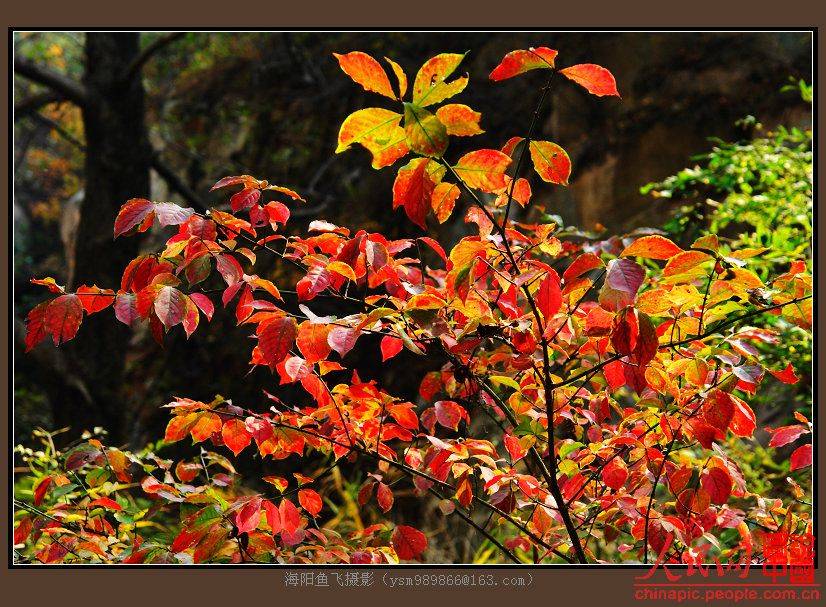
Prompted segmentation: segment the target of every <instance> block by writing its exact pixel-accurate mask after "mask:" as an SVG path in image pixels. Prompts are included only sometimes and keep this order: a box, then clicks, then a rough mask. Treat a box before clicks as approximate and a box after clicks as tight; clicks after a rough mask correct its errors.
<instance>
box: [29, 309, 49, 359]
mask: <svg viewBox="0 0 826 607" xmlns="http://www.w3.org/2000/svg"><path fill="white" fill-rule="evenodd" d="M50 303H51V302H50V301H44V302H43V303H41V304H38V305H36V306H35V307H34V308H32V309H31V310H30V311H29V313H28V315H27V316H26V352H29V351H30V350H31V349H32V348H34V347H35V346H36V345H37V344H39V343H40V342H41V341H43V340H44V339H46V336H47V335H48V333H47V332H46V312H47V310H48V309H49V304H50Z"/></svg>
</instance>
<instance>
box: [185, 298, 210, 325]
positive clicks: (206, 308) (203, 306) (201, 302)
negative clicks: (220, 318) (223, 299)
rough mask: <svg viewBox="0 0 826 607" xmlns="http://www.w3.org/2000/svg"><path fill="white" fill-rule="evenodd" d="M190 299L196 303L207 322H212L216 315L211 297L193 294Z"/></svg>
mask: <svg viewBox="0 0 826 607" xmlns="http://www.w3.org/2000/svg"><path fill="white" fill-rule="evenodd" d="M189 298H190V299H191V300H192V301H194V302H195V305H196V306H198V308H199V309H200V310H201V312H203V313H204V316H206V317H207V320H212V315H213V314H214V313H215V305H214V304H213V303H212V300H211V299H210V298H209V297H207V296H206V295H204V294H203V293H191V294H190V296H189Z"/></svg>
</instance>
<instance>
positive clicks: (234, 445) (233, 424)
mask: <svg viewBox="0 0 826 607" xmlns="http://www.w3.org/2000/svg"><path fill="white" fill-rule="evenodd" d="M221 437H222V438H223V439H224V444H225V445H226V446H227V447H229V449H230V451H232V452H233V453H234V454H235V455H236V457H237V456H238V454H239V453H241V451H243V450H244V449H246V448H247V446H248V445H249V444H250V442H251V441H252V434H250V432H249V431H248V430H247V426H246V424H245V423H244V422H242V421H241V420H240V419H229V420H227V421H226V422H225V423H224V426H223V428H221Z"/></svg>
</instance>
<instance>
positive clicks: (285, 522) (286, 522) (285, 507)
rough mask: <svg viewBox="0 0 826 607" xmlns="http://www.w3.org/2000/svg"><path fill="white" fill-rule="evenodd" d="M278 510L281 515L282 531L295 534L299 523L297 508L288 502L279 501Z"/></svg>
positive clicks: (299, 516) (299, 515) (285, 500)
mask: <svg viewBox="0 0 826 607" xmlns="http://www.w3.org/2000/svg"><path fill="white" fill-rule="evenodd" d="M278 510H279V512H280V513H281V526H282V529H283V531H286V532H287V533H295V532H296V530H297V529H298V525H299V524H300V523H301V514H300V513H299V512H298V508H296V507H295V504H293V503H292V502H291V501H290V500H287V499H284V500H281V504H279V506H278Z"/></svg>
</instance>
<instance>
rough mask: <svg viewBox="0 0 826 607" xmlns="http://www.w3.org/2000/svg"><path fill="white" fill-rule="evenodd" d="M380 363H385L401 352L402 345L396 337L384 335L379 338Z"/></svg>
mask: <svg viewBox="0 0 826 607" xmlns="http://www.w3.org/2000/svg"><path fill="white" fill-rule="evenodd" d="M380 347H381V361H382V362H385V361H387V360H390V359H391V358H393V357H394V356H396V355H397V354H398V353H399V352H401V351H402V348H403V347H404V344H403V343H402V340H401V339H399V338H398V337H393V336H392V335H385V336H384V337H382V338H381V346H380Z"/></svg>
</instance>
